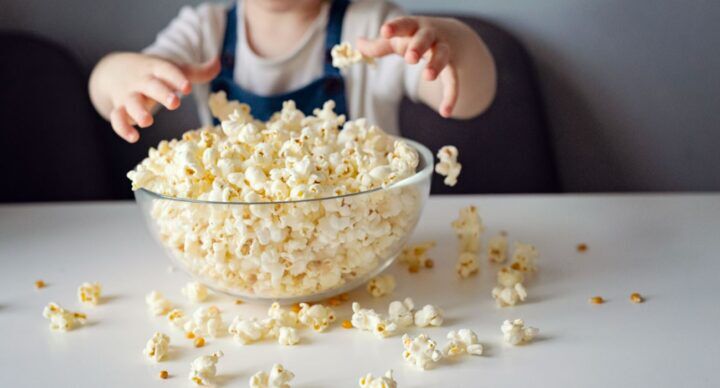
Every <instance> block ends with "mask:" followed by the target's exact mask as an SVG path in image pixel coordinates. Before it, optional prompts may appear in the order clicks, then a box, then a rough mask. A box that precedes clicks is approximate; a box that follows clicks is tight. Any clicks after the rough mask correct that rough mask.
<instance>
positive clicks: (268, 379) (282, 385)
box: [249, 364, 295, 388]
mask: <svg viewBox="0 0 720 388" xmlns="http://www.w3.org/2000/svg"><path fill="white" fill-rule="evenodd" d="M293 378H295V374H294V373H292V372H291V371H289V370H287V369H285V367H283V366H282V365H280V364H275V365H273V366H272V368H271V369H270V373H267V372H265V371H259V372H257V373H255V374H254V375H253V376H252V377H251V378H250V383H249V385H250V388H290V381H291V380H292V379H293Z"/></svg>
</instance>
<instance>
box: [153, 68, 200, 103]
mask: <svg viewBox="0 0 720 388" xmlns="http://www.w3.org/2000/svg"><path fill="white" fill-rule="evenodd" d="M152 75H153V76H154V77H155V78H158V79H161V80H163V81H164V82H165V83H166V84H167V85H170V86H171V87H172V88H173V89H175V90H177V91H178V92H181V93H182V94H185V95H188V94H190V92H191V91H192V84H191V82H190V80H189V79H188V77H186V76H185V74H183V72H182V70H180V68H179V67H177V66H175V65H173V64H172V63H170V62H165V61H158V63H157V64H156V65H155V68H154V69H153V72H152Z"/></svg>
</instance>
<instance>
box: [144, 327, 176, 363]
mask: <svg viewBox="0 0 720 388" xmlns="http://www.w3.org/2000/svg"><path fill="white" fill-rule="evenodd" d="M169 348H170V337H168V336H167V335H165V334H163V333H160V332H155V334H153V336H152V338H150V339H149V340H148V342H147V344H145V349H144V350H143V354H144V355H145V357H147V358H148V359H149V360H153V361H155V362H160V361H162V359H163V358H165V355H166V354H167V352H168V349H169Z"/></svg>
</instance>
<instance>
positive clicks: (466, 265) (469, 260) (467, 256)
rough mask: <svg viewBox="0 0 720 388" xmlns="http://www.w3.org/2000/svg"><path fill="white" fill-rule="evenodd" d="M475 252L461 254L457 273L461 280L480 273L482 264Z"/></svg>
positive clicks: (456, 267)
mask: <svg viewBox="0 0 720 388" xmlns="http://www.w3.org/2000/svg"><path fill="white" fill-rule="evenodd" d="M477 256H478V255H477V253H475V252H460V256H459V257H458V262H457V264H455V271H457V273H458V275H459V276H460V277H461V278H468V277H470V276H472V275H475V274H477V273H478V272H479V271H480V263H479V260H478V257H477Z"/></svg>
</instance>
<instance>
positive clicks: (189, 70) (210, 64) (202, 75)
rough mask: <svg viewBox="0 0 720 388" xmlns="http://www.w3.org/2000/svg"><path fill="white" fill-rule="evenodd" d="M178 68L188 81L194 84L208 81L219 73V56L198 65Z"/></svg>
mask: <svg viewBox="0 0 720 388" xmlns="http://www.w3.org/2000/svg"><path fill="white" fill-rule="evenodd" d="M180 69H181V70H182V72H183V74H185V76H186V77H187V79H189V80H190V82H192V83H195V84H204V83H208V82H210V81H212V80H213V78H215V77H217V75H218V73H220V57H215V58H213V59H211V60H209V61H207V62H205V63H203V64H202V65H199V66H193V65H185V66H180Z"/></svg>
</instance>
